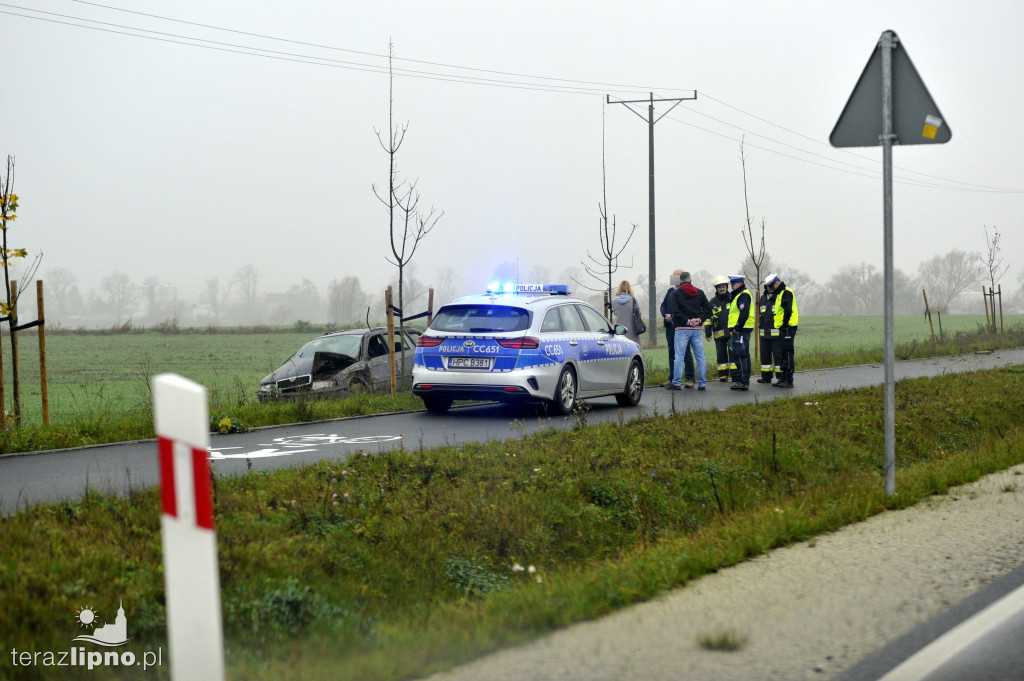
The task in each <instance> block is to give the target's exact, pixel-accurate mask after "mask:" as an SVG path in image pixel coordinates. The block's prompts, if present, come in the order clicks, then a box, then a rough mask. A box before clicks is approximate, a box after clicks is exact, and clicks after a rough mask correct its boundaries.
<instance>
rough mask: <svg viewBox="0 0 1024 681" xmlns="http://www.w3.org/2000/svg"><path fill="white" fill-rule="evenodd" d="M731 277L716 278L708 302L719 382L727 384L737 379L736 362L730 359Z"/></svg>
mask: <svg viewBox="0 0 1024 681" xmlns="http://www.w3.org/2000/svg"><path fill="white" fill-rule="evenodd" d="M731 300H732V296H730V295H729V277H727V276H725V275H724V274H720V275H718V276H717V277H715V295H714V297H713V298H712V299H711V300H709V301H708V303H709V304H710V305H711V325H710V330H711V334H712V336H713V337H714V339H715V354H716V359H717V360H718V380H719V381H722V382H725V381H728V380H729V378H730V377H733V378H735V373H736V362H735V361H733V360H731V359H730V358H729V303H730V302H731Z"/></svg>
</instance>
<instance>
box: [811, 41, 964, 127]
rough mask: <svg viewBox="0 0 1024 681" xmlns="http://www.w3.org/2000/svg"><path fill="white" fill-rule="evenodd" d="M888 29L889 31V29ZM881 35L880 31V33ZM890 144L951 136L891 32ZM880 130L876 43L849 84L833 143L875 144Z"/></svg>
mask: <svg viewBox="0 0 1024 681" xmlns="http://www.w3.org/2000/svg"><path fill="white" fill-rule="evenodd" d="M889 33H892V32H891V31H889ZM883 36H884V34H883ZM892 41H893V43H894V45H895V49H893V50H892V109H893V126H892V127H893V133H895V135H896V139H895V140H893V143H894V144H943V143H945V142H948V141H949V139H950V137H952V136H953V133H952V131H951V130H950V129H949V125H948V124H947V123H946V120H945V119H944V118H943V117H942V114H941V113H940V112H939V107H937V106H936V105H935V102H934V100H932V96H931V95H930V94H928V88H926V87H925V86H924V81H922V80H921V76H919V75H918V74H917V69H915V68H914V64H913V62H911V61H910V56H909V55H908V54H907V50H906V48H905V47H903V44H902V43H901V42H900V41H899V38H897V37H896V34H895V33H892ZM881 134H882V49H881V48H880V47H877V48H876V49H875V51H874V53H872V55H871V59H869V60H868V65H867V66H865V67H864V72H863V73H862V74H861V76H860V80H858V81H857V85H856V87H854V88H853V94H851V95H850V99H849V101H848V102H846V107H844V108H843V113H842V114H841V115H840V116H839V121H838V122H837V123H836V127H835V128H834V129H833V130H832V134H831V135H829V138H828V139H829V141H830V142H831V143H832V146H834V147H877V146H880V145H881V142H880V141H879V136H880V135H881Z"/></svg>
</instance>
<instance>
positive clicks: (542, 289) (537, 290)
mask: <svg viewBox="0 0 1024 681" xmlns="http://www.w3.org/2000/svg"><path fill="white" fill-rule="evenodd" d="M487 293H490V294H492V295H544V294H548V295H562V296H567V295H569V293H570V291H569V286H568V285H567V284H514V283H512V282H506V283H504V284H502V283H500V282H497V281H494V282H491V285H490V286H488V287H487Z"/></svg>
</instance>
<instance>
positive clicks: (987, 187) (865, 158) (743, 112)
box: [702, 93, 1024, 193]
mask: <svg viewBox="0 0 1024 681" xmlns="http://www.w3.org/2000/svg"><path fill="white" fill-rule="evenodd" d="M702 94H703V93H702ZM704 97H705V98H707V99H710V100H711V101H713V102H716V103H717V104H721V105H722V106H724V107H728V108H730V109H732V110H733V111H737V112H739V113H741V114H743V115H744V116H749V117H750V118H753V119H754V120H757V121H761V122H762V123H765V124H766V125H770V126H772V127H773V128H778V129H779V130H782V131H784V132H788V133H789V134H791V135H796V136H797V137H802V138H803V139H805V140H808V141H810V142H814V143H815V144H820V145H822V146H824V147H827V148H828V149H831V150H835V149H836V147H833V146H832V145H831V144H826V143H825V142H823V141H822V140H819V139H816V138H814V137H809V136H807V135H804V134H803V133H799V132H796V131H795V130H790V129H789V128H786V127H783V126H781V125H778V124H776V123H773V122H771V121H769V120H767V119H765V118H761V117H760V116H755V115H754V114H752V113H748V112H746V111H744V110H743V109H740V108H738V107H735V106H733V105H732V104H728V103H727V102H723V101H722V100H720V99H715V98H714V97H712V96H711V95H704ZM765 139H768V138H765ZM839 151H842V152H843V153H845V154H849V155H850V156H854V157H856V158H859V159H861V160H863V161H868V162H869V163H880V161H875V160H874V159H873V158H869V157H867V156H861V155H860V154H857V153H854V152H852V151H849V150H847V149H839ZM837 163H838V161H837ZM894 167H896V168H897V169H898V170H902V171H903V172H907V173H913V174H915V175H921V176H922V177H928V178H931V179H933V180H942V181H943V182H951V183H954V184H963V185H967V186H969V187H978V188H979V189H987V190H990V191H993V192H1005V193H1020V192H1022V191H1024V190H1020V189H1007V188H1003V187H990V186H987V185H983V184H972V183H970V182H962V181H960V180H950V179H948V178H945V177H939V176H937V175H929V174H928V173H921V172H918V171H916V170H910V169H909V168H900V167H898V166H894Z"/></svg>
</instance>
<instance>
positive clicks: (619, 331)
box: [615, 324, 629, 336]
mask: <svg viewBox="0 0 1024 681" xmlns="http://www.w3.org/2000/svg"><path fill="white" fill-rule="evenodd" d="M627 333H629V330H628V329H627V328H626V327H624V326H623V325H622V324H616V325H615V335H616V336H625V335H626V334H627Z"/></svg>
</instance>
